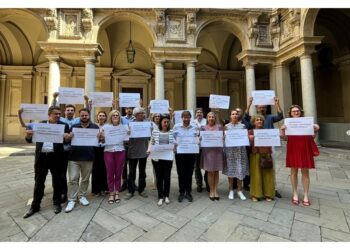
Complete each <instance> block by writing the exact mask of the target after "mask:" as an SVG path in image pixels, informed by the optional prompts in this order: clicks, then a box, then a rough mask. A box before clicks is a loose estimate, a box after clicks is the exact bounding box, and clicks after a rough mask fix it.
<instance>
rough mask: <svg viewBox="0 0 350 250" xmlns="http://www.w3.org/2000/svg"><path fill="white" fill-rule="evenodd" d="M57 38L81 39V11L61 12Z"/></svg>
mask: <svg viewBox="0 0 350 250" xmlns="http://www.w3.org/2000/svg"><path fill="white" fill-rule="evenodd" d="M59 31H60V32H59V37H60V38H65V39H80V38H81V32H80V31H81V11H80V10H65V9H63V10H61V14H60V29H59Z"/></svg>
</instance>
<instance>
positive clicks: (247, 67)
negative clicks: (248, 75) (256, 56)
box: [243, 60, 257, 69]
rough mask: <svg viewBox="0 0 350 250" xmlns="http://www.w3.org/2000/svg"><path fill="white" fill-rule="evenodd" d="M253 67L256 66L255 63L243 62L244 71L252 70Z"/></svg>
mask: <svg viewBox="0 0 350 250" xmlns="http://www.w3.org/2000/svg"><path fill="white" fill-rule="evenodd" d="M255 65H257V63H256V62H251V61H248V60H246V61H243V67H245V68H246V69H254V67H255Z"/></svg>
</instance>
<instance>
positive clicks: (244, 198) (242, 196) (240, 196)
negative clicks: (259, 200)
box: [237, 191, 247, 201]
mask: <svg viewBox="0 0 350 250" xmlns="http://www.w3.org/2000/svg"><path fill="white" fill-rule="evenodd" d="M237 194H238V196H239V198H240V199H241V200H242V201H245V200H246V199H247V198H246V197H245V196H244V194H243V193H242V191H238V192H237Z"/></svg>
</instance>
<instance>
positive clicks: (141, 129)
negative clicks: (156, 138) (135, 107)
mask: <svg viewBox="0 0 350 250" xmlns="http://www.w3.org/2000/svg"><path fill="white" fill-rule="evenodd" d="M129 126H130V138H144V137H151V122H130V123H129Z"/></svg>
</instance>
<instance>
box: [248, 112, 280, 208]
mask: <svg viewBox="0 0 350 250" xmlns="http://www.w3.org/2000/svg"><path fill="white" fill-rule="evenodd" d="M264 122H265V118H264V116H262V115H254V116H253V117H252V120H251V124H252V125H253V127H254V129H264ZM249 140H250V142H251V145H252V149H251V153H250V156H249V160H250V165H249V167H250V197H251V199H252V200H253V201H258V200H260V199H263V198H265V200H266V201H272V200H273V199H274V198H275V179H274V174H275V172H274V170H273V166H272V167H271V168H266V167H265V168H264V167H262V166H261V158H262V157H265V158H271V157H272V156H271V154H272V148H271V147H256V146H255V145H254V131H253V129H251V130H249ZM271 160H272V158H271Z"/></svg>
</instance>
